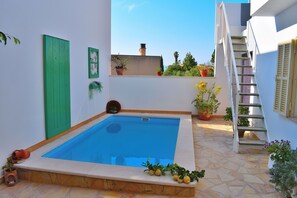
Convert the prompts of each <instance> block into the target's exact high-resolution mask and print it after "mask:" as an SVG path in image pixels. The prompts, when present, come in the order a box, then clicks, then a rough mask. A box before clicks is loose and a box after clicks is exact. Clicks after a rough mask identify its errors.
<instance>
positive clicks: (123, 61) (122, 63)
mask: <svg viewBox="0 0 297 198" xmlns="http://www.w3.org/2000/svg"><path fill="white" fill-rule="evenodd" d="M111 61H112V62H114V63H115V64H116V66H115V68H118V69H120V68H123V69H126V68H127V67H126V66H127V64H128V61H129V59H128V58H122V57H120V56H119V55H112V56H111Z"/></svg>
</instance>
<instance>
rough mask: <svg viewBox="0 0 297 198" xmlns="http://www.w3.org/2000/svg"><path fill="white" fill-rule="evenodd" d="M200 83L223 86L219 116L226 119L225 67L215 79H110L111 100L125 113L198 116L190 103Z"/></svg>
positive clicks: (227, 96)
mask: <svg viewBox="0 0 297 198" xmlns="http://www.w3.org/2000/svg"><path fill="white" fill-rule="evenodd" d="M200 80H203V81H206V82H208V83H213V82H216V84H217V85H221V86H222V91H221V93H220V94H219V95H218V100H219V101H220V102H221V105H220V107H219V109H218V112H217V115H225V108H226V107H227V106H230V105H229V104H230V103H229V95H228V93H229V92H228V87H227V86H228V85H227V78H226V72H225V68H224V67H220V68H219V69H218V70H217V77H216V78H201V77H200V78H197V77H165V76H164V77H163V76H162V77H158V76H110V99H111V100H117V101H119V102H120V103H121V105H122V108H123V109H133V110H163V111H190V112H192V113H193V114H197V110H196V109H195V107H194V105H193V104H191V102H192V101H193V100H194V99H195V97H196V94H197V89H196V88H195V84H196V83H199V82H200Z"/></svg>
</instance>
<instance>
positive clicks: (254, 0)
mask: <svg viewBox="0 0 297 198" xmlns="http://www.w3.org/2000/svg"><path fill="white" fill-rule="evenodd" d="M268 1H269V0H250V2H251V15H252V14H254V13H255V12H256V11H257V10H258V9H259V8H261V7H262V6H263V5H264V4H265V3H267V2H268Z"/></svg>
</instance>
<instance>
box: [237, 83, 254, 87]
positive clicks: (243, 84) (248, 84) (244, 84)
mask: <svg viewBox="0 0 297 198" xmlns="http://www.w3.org/2000/svg"><path fill="white" fill-rule="evenodd" d="M239 85H241V86H257V84H256V83H239Z"/></svg>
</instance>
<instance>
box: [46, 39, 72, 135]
mask: <svg viewBox="0 0 297 198" xmlns="http://www.w3.org/2000/svg"><path fill="white" fill-rule="evenodd" d="M43 50H44V57H43V58H44V103H45V128H46V138H47V139H48V138H51V137H54V136H56V135H58V134H60V133H61V132H63V131H65V130H67V129H69V128H70V126H71V125H70V122H71V121H70V61H69V41H66V40H62V39H59V38H55V37H51V36H47V35H44V36H43Z"/></svg>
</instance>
